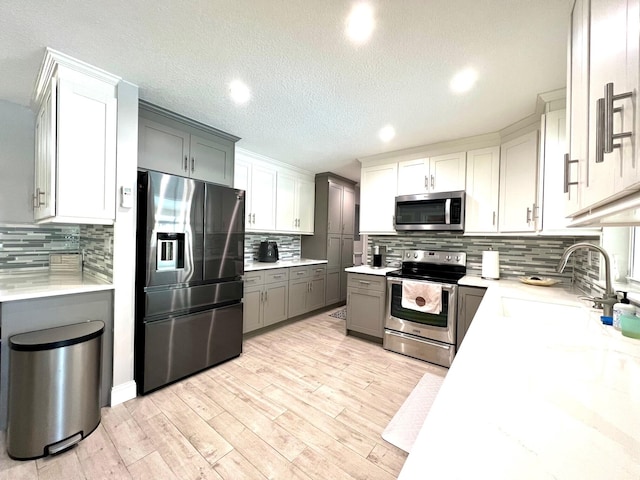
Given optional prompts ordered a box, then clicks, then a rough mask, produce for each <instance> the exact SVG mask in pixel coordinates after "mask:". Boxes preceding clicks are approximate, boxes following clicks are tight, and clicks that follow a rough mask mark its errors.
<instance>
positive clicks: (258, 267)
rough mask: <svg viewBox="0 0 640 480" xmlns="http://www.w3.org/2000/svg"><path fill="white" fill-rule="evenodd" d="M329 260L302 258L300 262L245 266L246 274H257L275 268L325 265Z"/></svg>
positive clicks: (259, 263)
mask: <svg viewBox="0 0 640 480" xmlns="http://www.w3.org/2000/svg"><path fill="white" fill-rule="evenodd" d="M326 263H327V260H316V259H312V258H302V259H300V260H278V261H277V262H250V263H247V264H245V266H244V272H245V273H247V272H256V271H259V270H272V269H274V268H291V267H306V266H308V265H323V264H326Z"/></svg>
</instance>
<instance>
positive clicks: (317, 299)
mask: <svg viewBox="0 0 640 480" xmlns="http://www.w3.org/2000/svg"><path fill="white" fill-rule="evenodd" d="M325 284H326V278H325V277H324V276H323V277H315V278H312V279H311V280H310V281H309V285H310V289H309V296H308V297H307V308H308V309H309V311H311V310H316V309H318V308H322V307H324V298H325Z"/></svg>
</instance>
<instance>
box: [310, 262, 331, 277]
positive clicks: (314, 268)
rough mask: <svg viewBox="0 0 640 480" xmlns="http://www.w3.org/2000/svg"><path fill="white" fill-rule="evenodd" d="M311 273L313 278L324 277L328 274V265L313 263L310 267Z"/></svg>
mask: <svg viewBox="0 0 640 480" xmlns="http://www.w3.org/2000/svg"><path fill="white" fill-rule="evenodd" d="M309 270H310V275H311V277H313V278H320V277H324V276H325V275H326V274H327V266H326V265H311V266H310V267H309Z"/></svg>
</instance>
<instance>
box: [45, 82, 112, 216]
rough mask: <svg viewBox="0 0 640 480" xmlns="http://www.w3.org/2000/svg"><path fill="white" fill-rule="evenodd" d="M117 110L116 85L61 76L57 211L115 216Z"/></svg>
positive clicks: (59, 90) (59, 89) (60, 212)
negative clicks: (70, 79) (76, 80)
mask: <svg viewBox="0 0 640 480" xmlns="http://www.w3.org/2000/svg"><path fill="white" fill-rule="evenodd" d="M116 113H117V101H116V98H115V89H114V86H113V85H109V84H106V83H103V82H101V81H99V80H97V79H92V78H87V79H83V81H82V83H76V82H72V81H69V80H66V79H63V78H60V79H59V83H58V124H57V128H56V133H57V149H58V152H57V162H56V170H57V192H56V193H57V194H56V216H57V217H64V220H67V219H68V221H73V220H75V221H77V222H79V223H89V222H94V221H95V222H96V223H103V222H100V221H104V222H105V223H108V222H112V221H113V219H114V218H115V208H116V205H115V201H116V198H115V196H116Z"/></svg>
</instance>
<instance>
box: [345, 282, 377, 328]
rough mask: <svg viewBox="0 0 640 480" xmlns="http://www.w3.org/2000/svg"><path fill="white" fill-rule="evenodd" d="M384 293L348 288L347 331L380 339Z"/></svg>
mask: <svg viewBox="0 0 640 480" xmlns="http://www.w3.org/2000/svg"><path fill="white" fill-rule="evenodd" d="M383 319H384V293H382V292H375V291H370V290H365V289H360V288H349V291H348V294H347V330H353V331H355V332H360V333H365V334H367V335H371V336H373V337H377V338H382V334H383Z"/></svg>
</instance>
